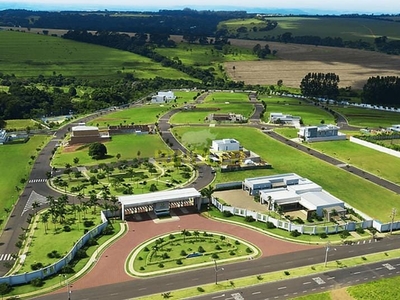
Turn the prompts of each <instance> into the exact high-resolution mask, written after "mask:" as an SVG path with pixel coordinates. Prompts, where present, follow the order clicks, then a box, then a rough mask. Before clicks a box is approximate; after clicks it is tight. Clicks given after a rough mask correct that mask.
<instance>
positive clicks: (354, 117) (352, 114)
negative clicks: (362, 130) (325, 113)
mask: <svg viewBox="0 0 400 300" xmlns="http://www.w3.org/2000/svg"><path fill="white" fill-rule="evenodd" d="M330 108H332V109H333V110H334V111H337V112H338V113H341V114H343V115H344V116H345V117H346V118H347V121H348V122H349V124H350V125H354V126H360V127H369V128H379V127H384V128H386V127H389V126H391V125H393V124H398V123H399V120H400V113H398V112H389V111H383V110H377V109H370V108H361V107H351V106H348V107H339V106H330Z"/></svg>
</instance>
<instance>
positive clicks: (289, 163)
mask: <svg viewBox="0 0 400 300" xmlns="http://www.w3.org/2000/svg"><path fill="white" fill-rule="evenodd" d="M173 132H174V133H175V134H176V135H177V136H178V138H179V140H180V141H181V142H182V143H183V144H184V145H188V144H191V145H192V146H193V147H194V148H195V151H196V152H197V153H199V154H203V152H204V149H205V148H208V147H210V145H211V141H212V140H214V139H223V138H230V137H233V138H235V139H237V140H238V141H239V142H240V143H241V144H242V145H243V147H245V148H247V149H249V150H251V151H253V152H255V153H257V154H258V155H260V156H261V157H262V158H263V159H264V160H266V161H267V162H268V163H270V164H271V165H272V167H273V169H268V170H254V171H243V172H231V173H218V176H217V179H216V183H219V182H230V181H238V180H243V179H244V178H246V177H256V176H262V175H273V174H282V173H291V172H294V173H297V174H299V175H300V176H303V177H306V178H309V179H310V180H312V181H314V182H315V183H317V184H319V185H321V186H322V187H323V188H324V189H325V190H327V191H328V192H330V193H331V194H333V195H335V196H336V197H338V198H339V199H342V200H343V201H345V202H347V203H349V204H350V205H352V206H353V207H355V208H358V209H360V210H362V211H363V212H364V213H366V214H367V215H369V216H370V217H372V218H375V219H378V220H380V221H382V222H387V221H389V219H390V217H389V214H390V211H391V210H392V208H393V207H395V208H397V209H400V204H399V203H398V199H397V197H398V196H397V195H396V194H394V193H393V192H390V191H388V190H387V189H385V188H381V187H378V186H376V185H374V184H372V183H370V182H368V181H365V180H363V179H361V178H359V177H357V176H354V175H352V174H351V173H348V172H346V171H344V170H341V169H340V168H337V167H335V166H332V165H330V164H327V163H324V162H321V161H320V160H318V159H316V158H314V157H312V156H310V155H308V154H306V153H302V152H298V151H297V150H296V149H293V148H292V147H289V146H286V145H284V144H282V143H280V142H278V141H275V140H273V139H271V138H269V137H268V136H267V135H266V134H263V133H262V132H260V131H258V130H256V129H254V128H245V127H241V128H240V129H238V128H237V127H235V128H217V127H215V128H193V127H175V128H174V129H173ZM355 195H357V197H354V196H355ZM376 207H379V208H380V209H379V210H377V209H376Z"/></svg>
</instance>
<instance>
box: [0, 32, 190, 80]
mask: <svg viewBox="0 0 400 300" xmlns="http://www.w3.org/2000/svg"><path fill="white" fill-rule="evenodd" d="M0 40H1V41H2V42H1V44H0V52H1V53H2V56H1V59H0V69H1V70H2V72H3V73H4V74H15V75H16V76H18V77H31V76H38V75H39V74H41V75H44V76H52V75H53V74H54V73H53V72H55V73H56V74H62V75H64V76H75V77H93V78H98V77H113V76H117V75H118V74H120V73H133V74H134V76H135V77H138V78H154V77H156V76H159V77H167V78H169V79H180V78H183V79H190V78H189V77H188V75H186V74H184V73H182V72H180V71H177V70H175V69H172V68H164V67H162V66H161V65H160V64H158V63H155V62H153V61H152V60H150V59H149V58H146V57H143V56H140V55H137V54H133V53H130V52H127V51H120V50H116V49H111V48H107V47H103V46H97V45H91V44H86V43H79V42H75V41H70V40H65V39H62V38H59V37H53V36H45V35H42V34H41V35H39V34H29V33H22V32H15V31H0Z"/></svg>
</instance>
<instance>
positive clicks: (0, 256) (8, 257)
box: [0, 254, 15, 261]
mask: <svg viewBox="0 0 400 300" xmlns="http://www.w3.org/2000/svg"><path fill="white" fill-rule="evenodd" d="M7 260H15V256H14V255H13V254H0V261H7Z"/></svg>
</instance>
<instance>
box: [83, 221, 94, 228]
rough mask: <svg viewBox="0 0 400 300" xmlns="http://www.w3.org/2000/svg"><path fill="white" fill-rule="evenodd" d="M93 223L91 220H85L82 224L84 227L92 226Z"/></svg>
mask: <svg viewBox="0 0 400 300" xmlns="http://www.w3.org/2000/svg"><path fill="white" fill-rule="evenodd" d="M93 225H94V222H93V221H92V220H85V221H84V222H83V226H85V227H92V226H93Z"/></svg>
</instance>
